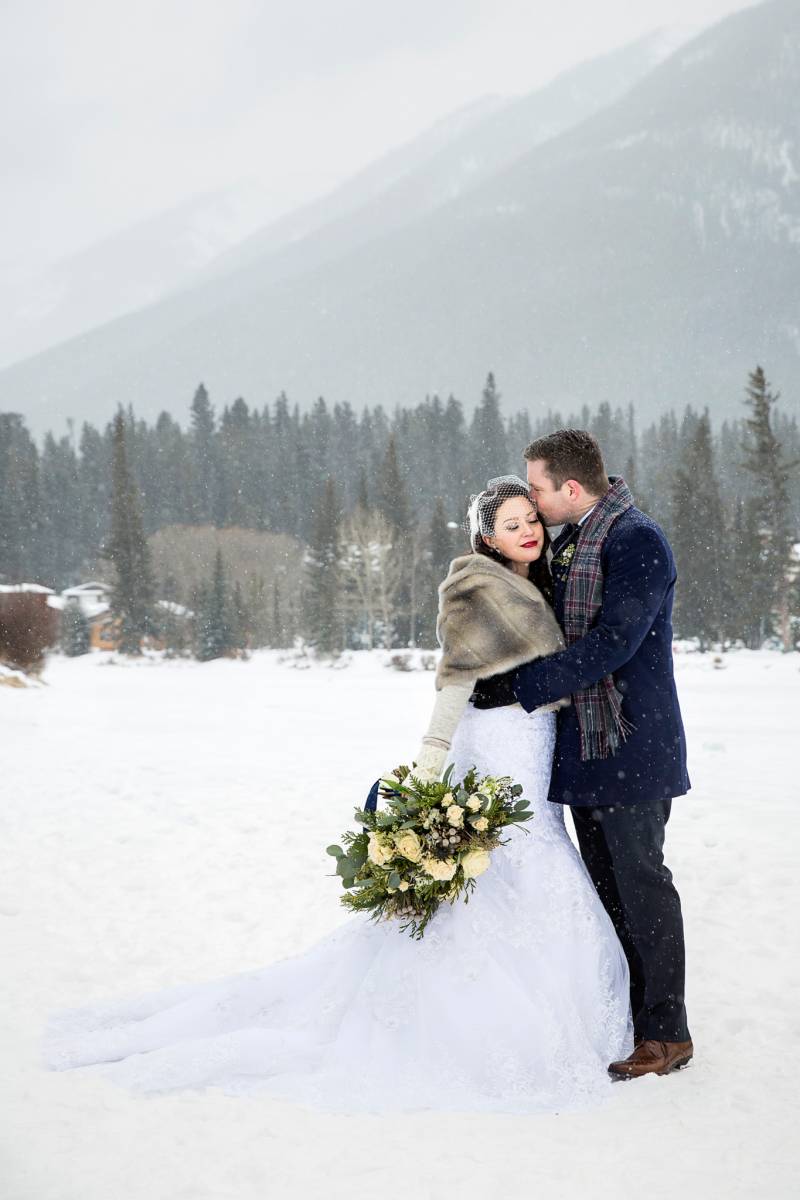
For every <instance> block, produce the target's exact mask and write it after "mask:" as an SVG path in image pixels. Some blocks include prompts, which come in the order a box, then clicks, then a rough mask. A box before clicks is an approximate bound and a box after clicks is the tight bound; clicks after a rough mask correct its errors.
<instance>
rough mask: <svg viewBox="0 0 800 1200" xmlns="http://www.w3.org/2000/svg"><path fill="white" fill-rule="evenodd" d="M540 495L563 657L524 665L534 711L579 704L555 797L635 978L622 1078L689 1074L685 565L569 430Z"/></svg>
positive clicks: (564, 737)
mask: <svg viewBox="0 0 800 1200" xmlns="http://www.w3.org/2000/svg"><path fill="white" fill-rule="evenodd" d="M525 458H526V459H527V466H528V481H529V483H530V485H531V495H532V497H533V498H534V499H535V500H536V503H537V505H538V509H539V513H540V515H541V517H542V519H543V521H544V523H545V524H546V525H561V524H563V525H564V528H563V530H562V531H561V534H560V535H559V537H558V538H557V539H556V540H555V542H554V543H553V546H552V563H551V570H552V574H553V592H554V597H553V598H554V606H555V613H556V617H557V618H558V621H559V623H560V625H561V626H562V628H563V630H564V635H565V639H566V642H567V648H566V649H565V650H562V651H560V652H559V653H557V654H553V655H550V656H549V657H547V658H541V659H537V660H536V661H534V662H530V663H527V664H526V665H525V666H523V667H520V668H519V669H518V670H517V671H516V672H514V674H513V675H512V680H513V689H514V693H515V695H516V697H517V699H518V700H519V702H520V703H521V704H522V706H523V708H525V709H526V710H527V711H528V712H532V711H533V709H535V708H538V707H539V706H540V705H542V704H549V703H550V702H552V701H554V700H558V699H559V698H560V697H561V696H565V695H571V696H572V704H571V706H570V707H569V708H565V709H562V710H561V711H560V712H559V714H558V738H557V743H556V753H555V759H554V763H553V775H552V782H551V786H550V795H549V799H550V800H551V801H553V802H554V803H556V804H569V805H570V806H571V808H572V815H573V818H574V821H575V829H576V832H577V836H578V843H579V845H580V850H581V855H582V857H583V860H584V862H585V864H586V867H587V869H588V871H589V874H590V875H591V877H592V880H593V882H594V885H595V887H596V888H597V891H598V893H599V895H600V898H601V900H602V902H603V904H604V906H605V908H606V911H607V912H608V914H609V916H610V917H611V919H612V921H613V922H614V926H615V928H616V931H617V935H618V936H619V939H620V942H621V943H622V946H623V948H624V950H625V954H626V957H627V959H628V965H629V967H630V980H631V1008H632V1011H633V1022H634V1037H635V1044H634V1050H633V1053H632V1054H631V1055H630V1056H629V1057H628V1058H627V1059H625V1060H624V1061H621V1062H615V1063H611V1065H610V1066H609V1071H610V1073H611V1075H612V1076H613V1077H614V1078H617V1079H632V1078H636V1077H638V1076H640V1075H647V1074H651V1073H655V1074H658V1075H665V1074H667V1073H668V1072H670V1071H673V1070H676V1069H678V1068H679V1067H682V1066H685V1065H686V1064H687V1063H688V1062H689V1060H690V1059H691V1057H692V1051H693V1047H692V1042H691V1039H690V1036H689V1030H688V1026H687V1023H686V1009H685V1007H684V943H683V920H682V917H681V904H680V898H679V896H678V893H677V891H676V890H675V887H674V885H673V883H672V876H671V874H670V872H669V870H668V869H667V867H666V866H665V864H664V859H663V856H662V850H663V845H664V829H665V826H666V823H667V820H668V819H669V814H670V806H671V803H672V797H673V796H681V795H683V794H684V793H685V792H687V791H688V790H689V786H690V785H689V777H688V775H687V773H686V743H685V739H684V732H683V724H682V722H681V714H680V709H679V707H678V697H677V693H676V691H675V681H674V679H673V673H672V623H671V615H672V601H673V591H674V587H675V563H674V560H673V557H672V552H671V550H670V547H669V543H668V542H667V539H666V537H665V536H664V533H663V532H662V530H661V529H660V528H659V526H658V525H656V523H655V522H654V521H651V520H650V518H649V517H647V516H645V515H644V513H642V512H640V510H639V509H637V508H636V507H635V506H634V503H633V497H632V496H631V494H630V492H629V491H628V488H627V486H626V485H625V482H624V480H623V479H621V478H619V477H617V478H614V479H611V480H609V478H608V476H607V475H606V471H605V467H604V466H603V458H602V455H601V453H600V447H599V446H598V444H597V442H596V441H595V439H594V438H593V437H592V436H591V434H589V433H586V432H584V431H583V430H578V429H561V430H558V432H556V433H551V434H549V435H548V436H547V437H543V438H539V439H537V440H536V441H535V442H532V443H531V445H530V446H528V448H527V449H526V451H525Z"/></svg>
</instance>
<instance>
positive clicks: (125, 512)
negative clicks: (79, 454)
mask: <svg viewBox="0 0 800 1200" xmlns="http://www.w3.org/2000/svg"><path fill="white" fill-rule="evenodd" d="M125 434H126V426H125V418H124V416H123V414H122V412H121V411H120V412H118V413H117V415H116V417H115V418H114V423H113V459H112V471H111V473H112V491H111V532H110V534H109V537H108V540H107V542H106V544H105V547H104V549H103V551H102V555H103V557H104V558H107V559H108V560H109V561H110V562H111V564H112V565H113V567H114V571H115V575H116V578H115V580H114V585H113V588H112V592H111V612H112V614H113V616H114V617H115V618H116V619H117V620H118V621H119V628H120V638H119V649H120V650H121V651H122V653H123V654H139V653H141V643H142V638H143V637H144V636H145V635H146V634H148V633H152V632H153V627H154V622H153V592H154V584H153V574H152V568H151V563H150V550H149V548H148V545H147V540H146V538H145V536H144V529H143V527H142V517H141V507H140V501H139V494H138V490H137V488H136V486H135V484H134V481H133V477H132V475H131V472H130V468H129V466H128V456H127V449H126V441H125Z"/></svg>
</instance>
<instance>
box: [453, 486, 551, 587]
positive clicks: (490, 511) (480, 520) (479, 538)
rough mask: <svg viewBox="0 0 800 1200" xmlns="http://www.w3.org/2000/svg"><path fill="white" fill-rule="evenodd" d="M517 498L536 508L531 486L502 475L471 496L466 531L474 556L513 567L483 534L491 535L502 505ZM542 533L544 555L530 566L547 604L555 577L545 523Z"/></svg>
mask: <svg viewBox="0 0 800 1200" xmlns="http://www.w3.org/2000/svg"><path fill="white" fill-rule="evenodd" d="M515 496H522V497H523V498H524V499H525V500H528V501H529V502H530V504H531V507H533V508H536V503H535V501H534V500H532V499H531V492H530V487H529V486H528V484H527V483H524V482H523V480H521V479H519V478H518V477H517V476H515V475H502V476H501V477H500V478H499V479H490V480H489V482H488V483H487V485H486V487H485V488H484V490H483V491H482V492H480V493H479V495H477V496H473V497H472V500H471V502H470V506H469V513H468V516H467V532H468V534H469V539H470V548H471V549H472V552H473V554H484V555H485V556H486V557H487V558H493V559H494V560H495V562H499V563H502V564H503V566H504V567H508V566H510V563H511V560H510V559H509V558H506V557H505V555H504V554H501V553H500V552H499V550H495V548H494V547H493V546H487V545H486V542H485V541H484V540H483V535H484V534H486V535H487V536H489V537H491V536H492V534H493V533H494V528H495V522H496V519H497V511H498V509H499V508H500V505H501V504H504V503H505V501H506V500H511V499H513V498H514V497H515ZM542 532H543V535H544V536H543V538H542V553H541V554H540V555H539V557H538V558H537V559H536V561H535V562H532V563H531V564H530V566H529V567H528V579H530V581H531V583H535V584H536V586H537V587H538V589H539V591H540V592H541V593H542V594H543V596H544V597H545V599H546V600H547V602H548V604H552V602H553V577H552V575H551V574H550V567H549V566H548V563H547V553H546V552H547V547H548V546H549V545H550V537H549V535H548V533H547V527H546V526H545V524H544V522H542Z"/></svg>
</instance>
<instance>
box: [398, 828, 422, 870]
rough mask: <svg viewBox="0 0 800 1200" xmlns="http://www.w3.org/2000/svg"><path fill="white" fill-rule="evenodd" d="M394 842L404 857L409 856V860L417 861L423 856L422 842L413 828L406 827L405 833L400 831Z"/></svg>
mask: <svg viewBox="0 0 800 1200" xmlns="http://www.w3.org/2000/svg"><path fill="white" fill-rule="evenodd" d="M394 844H395V848H396V850H397V852H398V854H402V856H403V858H407V859H408V860H409V862H413V863H417V862H419V860H420V859H421V858H422V843H421V842H420V840H419V838H418V837H417V835H416V833H414V830H413V829H406V830H405V831H404V832H403V833H398V834H397V835H396V836H395V838H394Z"/></svg>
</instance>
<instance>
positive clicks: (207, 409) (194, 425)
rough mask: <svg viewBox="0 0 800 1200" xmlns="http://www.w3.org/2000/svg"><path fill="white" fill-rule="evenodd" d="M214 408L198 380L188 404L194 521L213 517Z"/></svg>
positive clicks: (215, 504) (203, 521) (204, 521)
mask: <svg viewBox="0 0 800 1200" xmlns="http://www.w3.org/2000/svg"><path fill="white" fill-rule="evenodd" d="M214 433H215V425H214V410H213V408H212V407H211V401H210V400H209V398H208V392H207V391H206V388H205V385H204V384H202V383H201V384H199V386H198V388H197V391H196V392H195V394H194V398H193V400H192V405H191V418H190V434H189V436H190V441H191V462H192V476H193V488H192V515H193V519H194V522H195V523H196V524H197V525H208V524H210V523H212V522H216V520H217V515H218V514H217V507H218V502H219V497H218V494H217V491H218V489H217V483H218V480H217V456H216V450H215V445H214Z"/></svg>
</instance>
